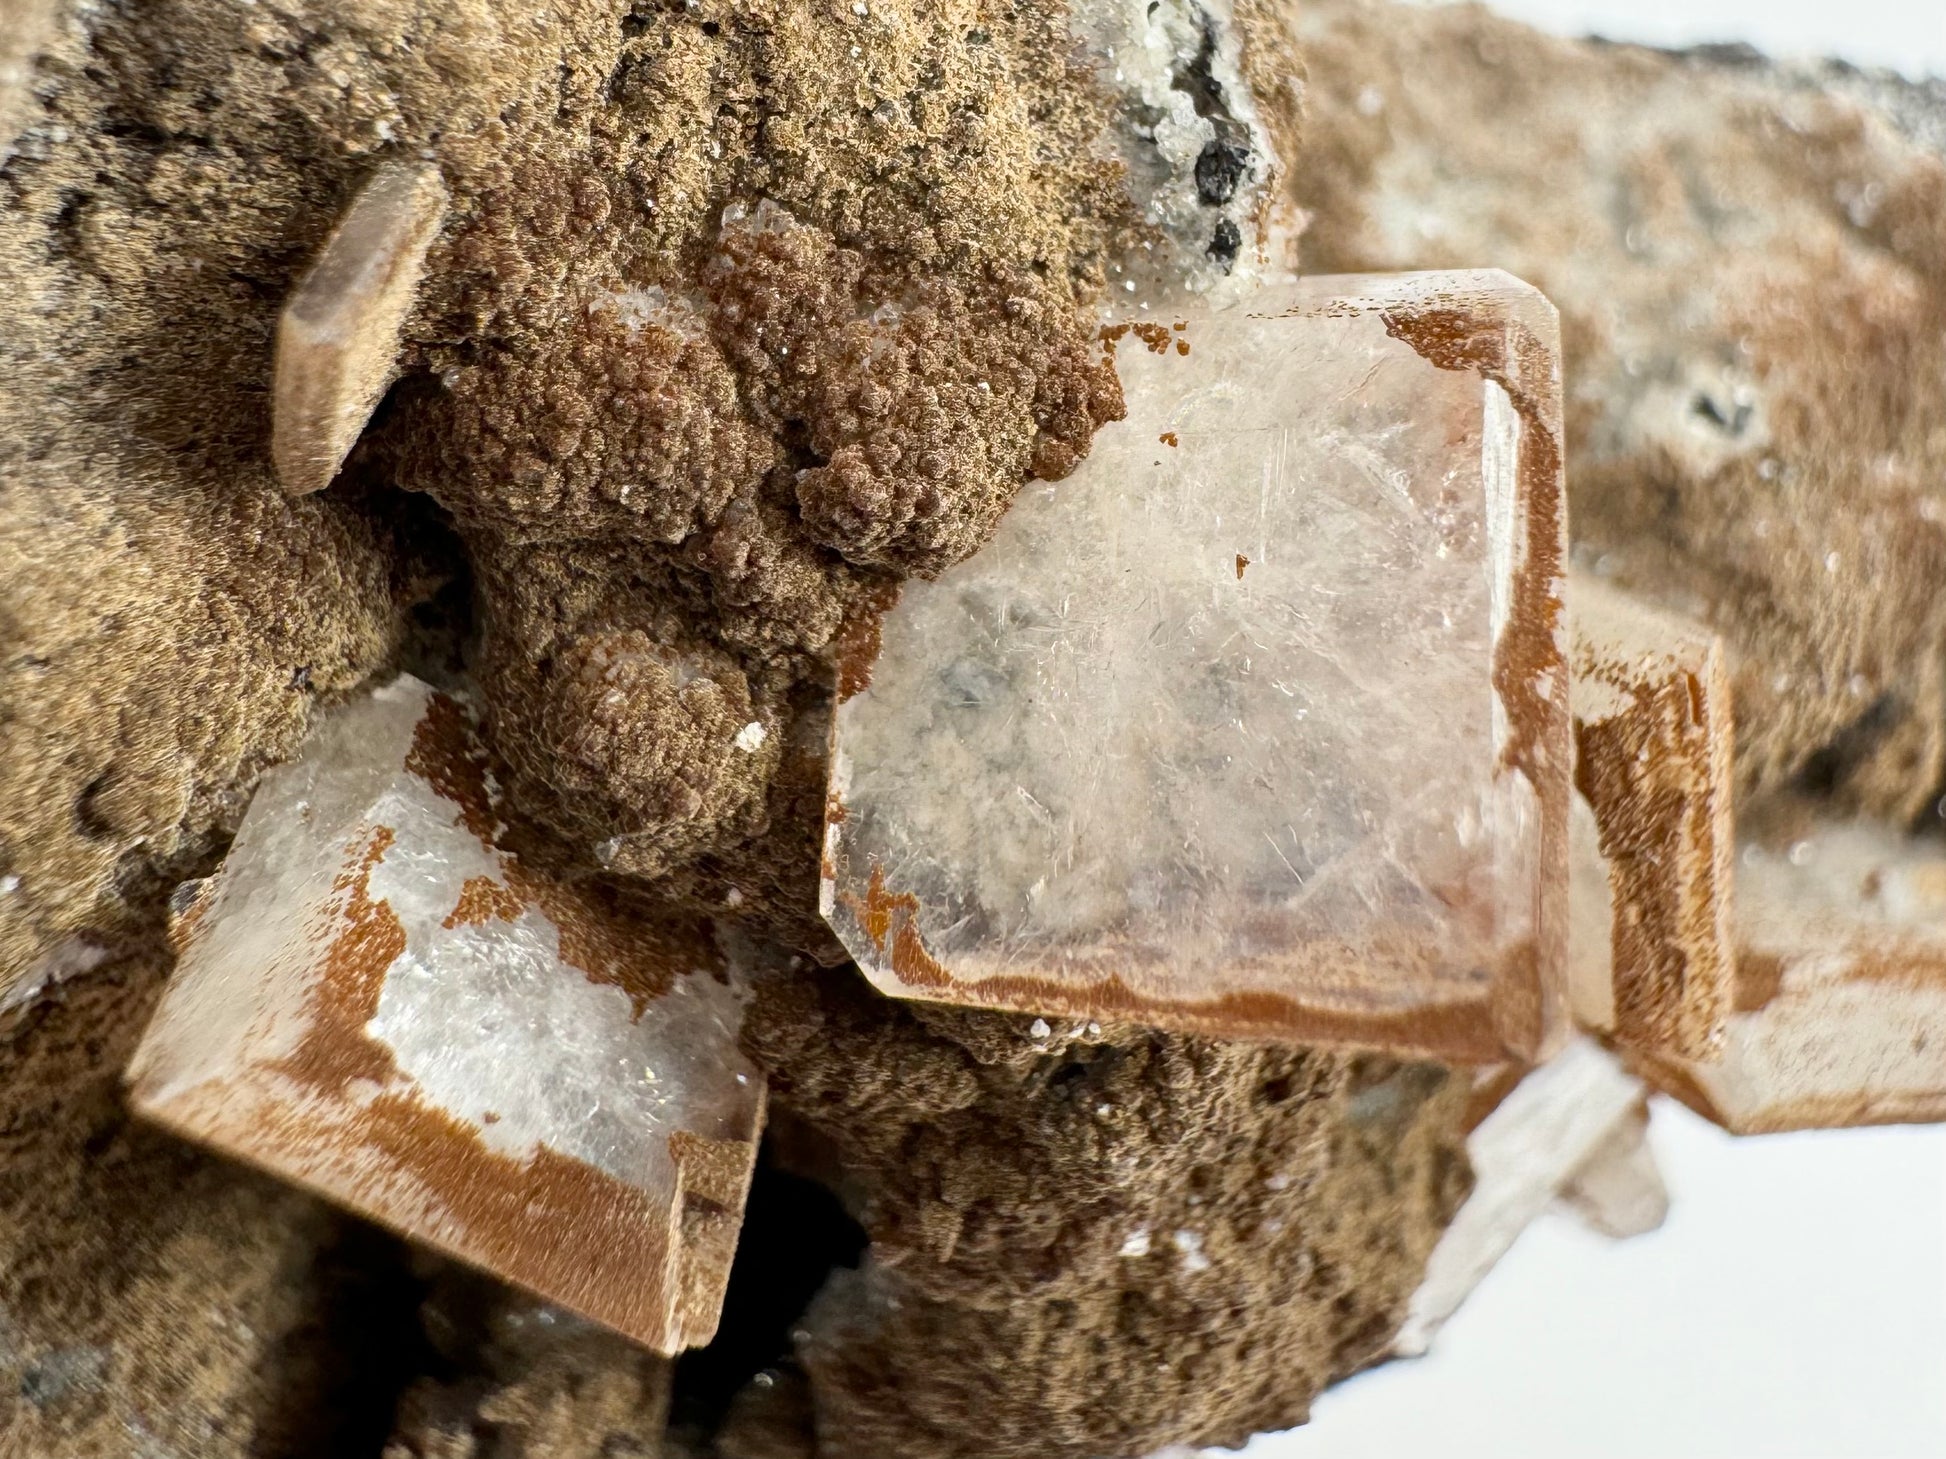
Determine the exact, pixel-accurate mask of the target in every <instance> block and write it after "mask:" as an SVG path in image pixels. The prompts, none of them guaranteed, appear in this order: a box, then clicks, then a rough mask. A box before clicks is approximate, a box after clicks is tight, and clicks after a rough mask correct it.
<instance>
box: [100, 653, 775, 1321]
mask: <svg viewBox="0 0 1946 1459" xmlns="http://www.w3.org/2000/svg"><path fill="white" fill-rule="evenodd" d="M496 829H497V822H496V817H495V812H494V794H493V785H492V781H491V778H490V776H489V775H488V774H487V772H486V768H485V763H484V760H483V758H482V757H481V755H480V754H479V751H478V749H477V746H476V745H475V744H474V742H473V741H472V739H471V737H470V732H469V728H468V725H467V721H466V716H465V711H464V710H463V709H462V707H461V706H460V705H459V704H457V703H456V702H455V701H454V700H452V699H450V698H447V697H446V696H444V695H439V694H435V693H433V692H432V691H431V690H429V689H428V688H427V687H426V686H425V685H424V684H421V683H419V682H418V681H416V680H413V679H401V680H399V681H398V682H396V683H394V684H392V685H390V686H389V687H387V688H384V689H381V690H379V691H378V692H376V693H375V694H372V695H371V696H369V697H368V698H366V699H363V700H361V701H358V702H356V703H353V704H351V705H348V706H346V707H345V708H344V709H342V710H340V711H338V712H337V713H335V714H334V715H332V716H330V717H328V718H327V719H326V720H325V721H324V722H323V723H322V724H321V725H320V726H319V728H318V730H317V731H316V733H315V734H314V735H313V736H312V738H311V739H310V740H309V741H308V742H307V743H306V745H305V747H304V750H303V752H302V754H301V755H300V756H299V758H298V759H297V760H296V761H295V762H293V763H292V764H289V765H286V766H282V767H280V768H278V769H275V770H272V771H271V772H269V773H268V774H267V775H265V777H264V779H263V782H262V784H261V785H260V786H259V787H258V790H257V793H256V797H255V799H254V800H253V801H252V802H251V805H250V810H249V813H248V814H247V815H246V816H245V818H244V821H243V825H242V827H241V829H240V830H239V832H238V834H237V838H236V843H235V845H234V846H233V847H232V848H231V851H230V854H229V857H228V859H227V860H226V862H225V863H224V867H223V870H222V871H221V873H220V874H219V875H218V876H217V877H216V878H215V879H214V881H213V883H210V884H203V885H202V886H201V887H200V889H199V891H198V894H196V895H194V896H193V897H184V898H183V910H182V912H181V915H180V918H179V922H178V941H179V944H180V950H181V958H180V962H179V964H178V966H177V968H176V972H175V975H174V977H173V978H172V980H171V982H170V984H169V987H168V990H167V993H166V994H165V996H164V998H163V1001H162V1005H161V1008H160V1010H159V1011H158V1012H157V1014H156V1017H155V1021H154V1023H153V1024H152V1025H151V1026H150V1028H149V1030H148V1032H147V1034H146V1036H145V1037H144V1039H143V1042H142V1044H141V1047H140V1049H139V1050H138V1052H137V1054H136V1057H135V1060H134V1063H133V1064H132V1066H131V1068H130V1077H131V1080H132V1084H133V1090H132V1100H133V1103H134V1106H135V1108H136V1109H137V1110H138V1111H139V1112H140V1113H142V1114H143V1115H145V1116H146V1117H148V1118H150V1119H153V1120H156V1121H158V1122H160V1123H162V1124H164V1125H167V1126H169V1127H170V1128H172V1129H174V1130H176V1131H178V1132H179V1133H181V1134H183V1135H186V1136H188V1137H189V1138H192V1139H195V1140H198V1141H201V1142H204V1143H206V1144H209V1145H212V1146H214V1147H216V1148H217V1149H219V1150H222V1151H224V1152H226V1153H228V1154H230V1155H233V1156H236V1157H238V1158H240V1159H243V1160H246V1161H249V1162H251V1163H252V1164H255V1165H258V1166H261V1167H263V1168H264V1169H266V1170H269V1171H271V1172H273V1173H274V1174H277V1175H279V1176H282V1177H283V1178H285V1179H287V1180H291V1181H293V1182H296V1183H298V1184H300V1185H304V1186H307V1187H309V1188H310V1189H312V1190H315V1191H316V1192H318V1193H319V1194H320V1195H323V1196H325V1197H327V1198H329V1199H331V1200H334V1201H338V1202H341V1203H342V1204H344V1205H346V1206H348V1207H350V1208H351V1209H353V1210H355V1211H358V1212H360V1213H361V1214H363V1215H365V1216H368V1217H371V1218H372V1219H374V1220H377V1221H380V1222H383V1223H384V1224H386V1225H388V1226H391V1227H393V1228H395V1229H397V1230H398V1231H400V1232H403V1233H404V1234H406V1235H408V1236H411V1237H414V1238H416V1239H419V1240H421V1241H425V1242H427V1243H429V1244H430V1245H433V1246H436V1247H439V1248H441V1249H443V1250H445V1251H446V1252H448V1253H450V1254H451V1255H453V1256H456V1257H459V1258H460V1259H462V1260H465V1261H468V1262H471V1263H474V1264H476V1265H478V1266H481V1267H484V1268H486V1269H487V1270H489V1271H492V1272H494V1273H495V1274H497V1275H499V1276H501V1277H503V1278H505V1279H506V1280H508V1281H511V1282H514V1283H516V1284H518V1285H521V1286H524V1287H527V1288H529V1289H531V1290H532V1291H534V1292H536V1293H538V1294H540V1295H541V1296H542V1297H545V1298H547V1299H548V1300H550V1301H553V1302H557V1303H559V1304H561V1305H562V1306H565V1307H568V1308H571V1309H573V1310H574V1311H577V1312H580V1313H582V1314H584V1315H585V1316H588V1317H591V1318H593V1319H595V1320H596V1321H599V1322H602V1323H605V1324H607V1325H608V1326H611V1327H614V1328H616V1329H617V1330H619V1331H621V1332H623V1333H625V1334H627V1335H628V1336H630V1337H632V1338H635V1339H636V1340H637V1341H640V1342H642V1343H645V1344H647V1345H648V1346H650V1347H653V1348H656V1349H657V1350H659V1351H662V1352H674V1351H677V1350H679V1349H681V1348H683V1347H686V1346H691V1345H694V1344H696V1343H699V1342H702V1341H705V1340H707V1338H708V1337H709V1335H710V1334H711V1332H713V1331H714V1329H715V1325H716V1319H717V1315H718V1312H719V1310H720V1307H721V1301H722V1292H723V1283H724V1281H725V1280H726V1279H727V1276H728V1267H729V1257H730V1252H731V1250H732V1248H733V1246H734V1243H735V1236H736V1231H737V1227H738V1223H739V1221H740V1219H741V1214H742V1208H743V1200H744V1196H745V1193H746V1191H747V1188H748V1183H749V1178H750V1171H751V1168H752V1165H753V1162H754V1159H755V1151H756V1140H757V1136H758V1131H759V1128H760V1125H761V1123H762V1118H763V1107H764V1087H763V1081H762V1079H761V1077H760V1076H759V1074H758V1072H757V1070H756V1069H755V1068H754V1067H753V1066H752V1065H751V1064H750V1063H749V1062H748V1061H747V1060H746V1059H745V1058H744V1057H743V1056H742V1055H741V1054H740V1053H739V1052H738V1050H737V1045H736V1035H737V1030H738V1027H739V1025H740V1023H741V1016H742V1000H743V993H742V991H741V982H740V977H739V968H738V962H739V954H737V953H735V952H733V951H732V950H729V949H726V947H725V946H723V945H722V943H721V941H720V939H719V938H718V937H717V935H716V934H715V932H714V931H713V929H712V928H711V927H710V926H709V925H708V924H702V923H699V924H682V923H677V922H670V923H666V924H652V923H645V922H643V921H641V920H640V919H638V918H634V917H625V916H623V915H621V914H620V912H619V911H618V910H617V909H616V908H614V907H613V906H611V905H608V904H607V903H605V902H604V901H603V900H602V899H601V897H600V896H599V895H597V894H596V893H594V892H591V891H586V890H581V889H576V888H573V887H569V886H567V885H564V884H562V883H560V882H558V881H555V880H552V879H550V878H548V877H546V876H543V875H540V874H539V873H537V872H535V871H534V870H532V869H531V868H529V867H526V866H523V865H522V864H521V863H520V862H519V861H517V860H516V859H515V858H514V857H512V856H510V855H508V854H507V853H505V852H503V851H501V850H499V849H498V848H497V846H496V845H495V841H494V838H495V833H496Z"/></svg>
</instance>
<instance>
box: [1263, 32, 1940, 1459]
mask: <svg viewBox="0 0 1946 1459" xmlns="http://www.w3.org/2000/svg"><path fill="white" fill-rule="evenodd" d="M1497 8H1498V9H1500V10H1502V11H1504V12H1505V13H1507V14H1510V15H1515V16H1518V17H1520V18H1521V19H1524V20H1527V21H1530V22H1532V23H1534V24H1536V25H1539V26H1541V27H1543V28H1545V29H1548V30H1555V31H1559V32H1561V33H1562V34H1566V35H1576V34H1585V33H1588V32H1598V33H1600V34H1603V35H1607V36H1610V37H1611V38H1614V39H1618V40H1640V41H1645V42H1648V43H1651V44H1656V45H1691V44H1696V43H1699V42H1703V41H1735V40H1742V41H1749V42H1751V43H1752V44H1755V45H1757V46H1759V47H1760V48H1762V49H1765V50H1768V51H1770V52H1772V53H1776V54H1785V55H1791V54H1795V55H1820V54H1828V55H1838V56H1842V57H1844V58H1845V59H1847V60H1850V61H1853V62H1855V63H1856V64H1859V65H1867V66H1886V67H1890V68H1892V69H1895V70H1899V71H1903V72H1905V73H1906V74H1907V75H1909V76H1913V77H1915V78H1916V77H1922V76H1925V75H1927V74H1946V0H1501V3H1500V4H1499V5H1498V6H1497ZM1941 226H1942V227H1946V219H1942V220H1941ZM1651 1140H1652V1143H1653V1144H1654V1146H1655V1148H1656V1151H1657V1156H1658V1159H1659V1160H1660V1161H1661V1163H1662V1167H1663V1172H1664V1174H1665V1176H1666V1177H1667V1179H1668V1182H1669V1186H1670V1190H1671V1194H1672V1196H1673V1198H1674V1208H1673V1210H1672V1212H1671V1214H1670V1217H1669V1220H1668V1223H1667V1224H1666V1225H1665V1226H1664V1227H1663V1228H1662V1229H1661V1230H1660V1231H1658V1232H1655V1233H1654V1234H1652V1235H1649V1236H1645V1237H1638V1238H1636V1239H1635V1240H1634V1241H1629V1242H1622V1243H1611V1242H1608V1241H1606V1240H1604V1239H1603V1238H1601V1237H1598V1236H1595V1235H1593V1234H1591V1233H1589V1232H1588V1231H1586V1230H1584V1229H1583V1228H1582V1227H1580V1226H1579V1225H1577V1224H1576V1223H1575V1222H1574V1221H1573V1219H1572V1218H1570V1217H1568V1216H1564V1215H1549V1216H1546V1217H1543V1218H1542V1220H1541V1221H1540V1222H1539V1223H1538V1224H1536V1225H1535V1226H1534V1227H1532V1228H1531V1229H1530V1230H1529V1231H1528V1232H1527V1234H1526V1235H1525V1236H1524V1237H1523V1238H1522V1239H1521V1241H1520V1242H1519V1243H1518V1244H1517V1245H1516V1246H1515V1248H1514V1250H1513V1251H1512V1252H1511V1253H1510V1254H1509V1255H1508V1257H1507V1258H1506V1260H1505V1261H1503V1262H1502V1263H1501V1265H1500V1266H1499V1267H1498V1268H1497V1269H1496V1270H1495V1271H1494V1273H1493V1275H1492V1276H1490V1277H1489V1278H1488V1279H1487V1281H1486V1283H1485V1285H1484V1286H1482V1287H1481V1288H1480V1290H1479V1291H1478V1292H1476V1293H1475V1294H1474V1296H1473V1298H1472V1300H1471V1301H1470V1302H1469V1303H1468V1304H1467V1305H1466V1306H1465V1307H1463V1308H1461V1309H1460V1312H1459V1314H1458V1315H1457V1316H1456V1317H1455V1318H1454V1319H1453V1320H1452V1321H1451V1322H1450V1323H1449V1324H1448V1325H1447V1327H1446V1328H1445V1330H1444V1331H1443V1332H1442V1333H1440V1335H1439V1337H1438V1339H1437V1340H1436V1341H1435V1343H1434V1346H1433V1351H1432V1353H1431V1354H1430V1355H1429V1356H1428V1357H1426V1358H1423V1359H1420V1360H1419V1361H1417V1362H1410V1363H1393V1364H1390V1365H1388V1366H1386V1367H1384V1368H1380V1369H1377V1370H1375V1371H1373V1372H1371V1373H1367V1374H1365V1375H1363V1376H1361V1377H1359V1378H1356V1379H1354V1380H1352V1381H1351V1382H1350V1383H1347V1384H1345V1385H1343V1386H1341V1387H1339V1388H1337V1389H1334V1390H1332V1391H1331V1392H1328V1393H1326V1394H1325V1395H1324V1396H1323V1397H1322V1398H1321V1399H1320V1400H1319V1401H1318V1404H1317V1407H1316V1409H1315V1411H1314V1413H1313V1416H1312V1423H1311V1425H1310V1426H1309V1427H1308V1428H1304V1429H1299V1430H1296V1431H1295V1432H1292V1433H1289V1434H1277V1435H1267V1436H1265V1437H1263V1438H1260V1439H1258V1440H1257V1441H1256V1442H1255V1443H1253V1444H1252V1445H1251V1446H1250V1448H1249V1449H1248V1451H1247V1454H1248V1459H1367V1456H1370V1459H1466V1456H1474V1455H1492V1456H1495V1459H1773V1456H1776V1459H1781V1456H1787V1455H1788V1456H1813V1459H1946V1130H1942V1129H1887V1130H1857V1131H1840V1132H1833V1133H1819V1134H1807V1135H1781V1136H1767V1137H1763V1138H1759V1139H1747V1140H1733V1139H1731V1138H1730V1137H1729V1136H1727V1135H1724V1134H1722V1133H1721V1132H1720V1131H1718V1130H1716V1129H1715V1128H1714V1127H1713V1126H1710V1125H1707V1124H1705V1123H1704V1122H1703V1121H1701V1120H1699V1119H1697V1118H1696V1117H1695V1116H1694V1115H1692V1114H1690V1113H1689V1112H1688V1111H1687V1110H1685V1109H1682V1108H1681V1107H1679V1106H1675V1105H1671V1104H1669V1103H1667V1102H1662V1103H1660V1104H1658V1106H1657V1108H1656V1113H1655V1118H1654V1121H1653V1124H1652V1128H1651Z"/></svg>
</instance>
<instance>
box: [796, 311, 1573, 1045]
mask: <svg viewBox="0 0 1946 1459" xmlns="http://www.w3.org/2000/svg"><path fill="white" fill-rule="evenodd" d="M1557 334H1558V327H1557V323H1556V319H1555V316H1554V312H1553V309H1552V308H1551V306H1549V305H1548V304H1547V302H1546V301H1545V300H1544V299H1543V298H1542V297H1541V296H1540V295H1539V294H1537V293H1536V292H1534V291H1533V290H1532V289H1531V288H1529V287H1527V286H1526V285H1524V284H1521V283H1520V282H1519V281H1517V280H1515V279H1513V278H1511V277H1509V276H1507V275H1505V274H1499V273H1462V274H1422V275H1402V276H1395V277H1389V278H1340V279H1312V280H1307V281H1304V282H1301V283H1298V284H1295V285H1287V286H1280V287H1277V288H1273V289H1267V290H1264V291H1261V292H1260V293H1258V294H1256V295H1254V296H1252V297H1251V298H1250V299H1249V300H1248V301H1247V302H1246V303H1245V304H1243V305H1241V306H1238V307H1235V308H1231V309H1228V310H1223V311H1213V312H1208V313H1201V314H1189V315H1186V316H1184V317H1182V318H1180V319H1165V320H1163V321H1159V322H1153V323H1143V324H1138V325H1130V326H1124V327H1121V328H1119V329H1110V330H1107V331H1104V338H1105V341H1106V343H1107V346H1108V347H1110V348H1113V349H1115V350H1116V351H1117V365H1118V369H1119V371H1120V373H1121V376H1122V384H1123V390H1124V392H1125V395H1126V397H1127V402H1128V419H1127V420H1126V421H1125V422H1123V423H1121V424H1120V425H1115V426H1110V427H1108V428H1106V429H1104V430H1103V431H1102V432H1101V433H1100V435H1099V436H1098V437H1097V439H1096V442H1095V446H1094V449H1093V452H1092V454H1091V455H1090V456H1089V458H1088V459H1087V461H1086V462H1085V463H1084V464H1083V465H1082V466H1081V468H1080V469H1079V470H1077V471H1076V472H1075V474H1074V475H1073V476H1072V477H1070V478H1068V479H1067V480H1065V481H1063V482H1061V483H1060V484H1058V485H1044V484H1040V483H1032V484H1030V485H1029V486H1028V487H1027V488H1026V489H1025V490H1023V491H1022V493H1021V494H1020V496H1019V497H1018V499H1017V500H1016V502H1015V504H1014V506H1013V508H1012V510H1011V511H1010V512H1009V514H1008V516H1007V517H1006V519H1005V520H1004V521H1003V522H1002V524H1001V526H1000V530H999V532H998V533H997V534H996V536H995V538H994V540H993V541H992V543H991V544H989V545H988V546H987V547H986V548H985V549H984V550H983V551H982V552H980V553H979V554H977V555H976V556H974V557H973V558H971V559H970V560H968V561H967V562H965V563H962V564H960V565H959V566H957V567H955V568H953V569H951V570H949V571H948V572H946V573H945V574H943V575H942V576H941V577H940V578H939V580H938V581H937V582H930V583H926V582H915V583H911V584H908V585H907V587H906V588H905V590H904V594H903V596H902V598H901V599H900V601H899V602H898V604H897V605H896V607H895V608H894V609H893V610H892V611H891V612H889V613H888V614H887V615H886V617H885V619H884V621H883V623H882V625H881V627H880V645H881V647H880V649H879V652H878V654H877V657H876V660H875V661H872V662H869V665H868V664H867V662H866V660H865V655H864V654H863V653H862V652H861V653H860V654H859V655H858V656H857V657H856V659H855V660H854V662H852V663H850V664H848V665H847V672H846V679H847V682H848V685H849V686H850V687H852V688H854V689H855V690H856V692H853V693H851V694H850V695H849V697H846V698H844V700H843V702H842V703H841V704H840V706H839V708H838V710H837V713H836V716H835V723H834V727H833V756H832V772H831V795H830V798H829V809H828V812H827V824H826V856H825V867H824V872H825V876H824V885H823V910H824V914H825V916H826V918H827V919H828V920H829V921H830V922H831V925H832V926H833V928H834V929H836V931H837V932H838V935H839V936H840V937H841V938H842V939H843V940H844V942H845V944H846V946H847V948H848V949H849V950H850V952H851V953H852V955H853V956H854V957H855V958H857V960H858V962H859V964H860V966H861V967H863V968H864V969H865V970H866V972H867V973H868V974H869V976H870V977H871V978H872V979H873V980H874V981H875V982H876V983H877V984H878V986H879V987H880V988H881V989H883V990H884V991H886V992H888V993H893V994H897V995H900V996H909V997H918V998H927V999H937V1000H945V1001H952V1002H962V1003H971V1004H979V1005H984V1006H992V1007H1002V1008H1015V1009H1025V1010H1032V1011H1035V1012H1039V1013H1045V1014H1052V1015H1064V1016H1073V1017H1078V1018H1105V1017H1118V1018H1129V1019H1134V1020H1138V1021H1143V1022H1149V1023H1154V1024H1157V1025H1161V1026H1174V1027H1180V1028H1187V1029H1194V1030H1202V1031H1208V1032H1213V1033H1219V1034H1225V1035H1234V1036H1264V1037H1276V1038H1288V1039H1293V1040H1298V1041H1304V1042H1336V1043H1352V1044H1360V1045H1367V1046H1376V1047H1383V1048H1388V1049H1393V1050H1398V1051H1401V1052H1407V1053H1423V1054H1431V1055H1436V1056H1442V1057H1446V1058H1451V1059H1461V1060H1475V1061H1482V1062H1486V1061H1493V1060H1497V1059H1501V1058H1504V1057H1506V1056H1507V1055H1508V1054H1509V1053H1511V1054H1513V1055H1516V1056H1519V1057H1523V1058H1533V1057H1535V1056H1537V1055H1538V1054H1539V1053H1541V1052H1542V1051H1543V1050H1544V1049H1545V1048H1546V1047H1547V1046H1548V1045H1549V1044H1550V1042H1551V1041H1552V1040H1553V1039H1554V1037H1555V1035H1556V1033H1557V1031H1558V1030H1559V1028H1560V1026H1561V1023H1562V1021H1563V1014H1562V1004H1563V1002H1564V998H1563V995H1562V992H1561V988H1562V984H1563V980H1564V966H1563V965H1564V958H1565V939H1566V891H1567V887H1566V840H1567V810H1568V794H1569V783H1568V764H1569V750H1568V734H1569V730H1568V713H1567V676H1566V668H1565V663H1564V657H1563V650H1564V644H1563V635H1564V625H1563V623H1562V621H1561V620H1562V605H1561V598H1562V589H1561V582H1560V578H1559V573H1560V570H1561V549H1562V532H1563V528H1562V517H1561V512H1562V506H1561V473H1560V453H1559V449H1558V440H1559V424H1558V423H1559V374H1558V372H1559V366H1558V348H1557ZM867 678H868V679H869V682H868V683H867V684H866V686H865V687H863V688H862V689H856V686H857V685H858V684H859V683H860V682H862V681H865V680H867Z"/></svg>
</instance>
